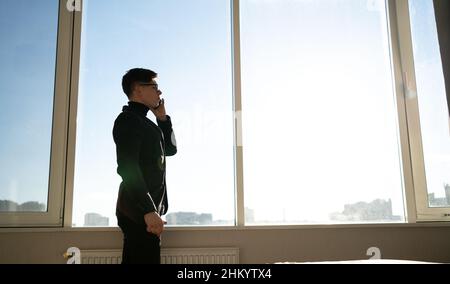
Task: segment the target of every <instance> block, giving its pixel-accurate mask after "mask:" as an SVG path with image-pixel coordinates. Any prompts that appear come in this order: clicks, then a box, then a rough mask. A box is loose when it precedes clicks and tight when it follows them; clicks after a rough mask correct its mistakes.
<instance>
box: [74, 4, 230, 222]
mask: <svg viewBox="0 0 450 284" xmlns="http://www.w3.org/2000/svg"><path fill="white" fill-rule="evenodd" d="M83 4H84V6H83V34H82V53H81V73H80V76H81V77H80V90H79V102H78V122H77V149H76V169H75V189H74V211H73V223H74V224H75V226H106V225H109V226H115V225H116V217H115V207H116V198H117V193H118V189H119V184H120V182H121V178H120V176H119V175H118V174H117V173H116V168H117V163H116V152H115V151H116V150H115V145H114V142H113V138H112V127H113V123H114V120H115V119H116V117H117V115H118V114H119V113H120V112H121V110H122V106H123V105H125V104H126V103H127V100H128V99H127V97H126V96H125V94H123V92H122V89H121V80H122V76H123V75H124V73H125V72H126V71H127V70H129V69H131V68H134V67H143V68H148V69H152V70H154V71H155V72H157V73H158V74H159V78H158V83H159V87H160V89H161V90H162V92H163V97H164V98H165V101H166V108H167V111H168V114H169V115H170V116H171V117H172V123H173V127H174V131H175V134H176V137H177V141H178V153H177V154H176V155H175V156H173V157H168V158H167V185H168V198H169V212H168V215H167V216H166V218H167V221H168V222H169V224H172V225H175V224H177V225H224V224H225V225H232V224H234V166H233V164H234V163H233V114H232V89H231V88H232V80H231V40H230V28H231V24H230V3H229V1H228V0H220V1H219V0H215V1H210V0H190V1H185V0H165V1H157V0H155V1H149V0H132V1H123V0H113V1H112V0H88V1H84V2H83ZM148 117H149V118H150V119H152V120H154V116H153V114H152V113H151V112H150V113H149V114H148Z"/></svg>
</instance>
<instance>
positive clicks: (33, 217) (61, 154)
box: [0, 0, 74, 227]
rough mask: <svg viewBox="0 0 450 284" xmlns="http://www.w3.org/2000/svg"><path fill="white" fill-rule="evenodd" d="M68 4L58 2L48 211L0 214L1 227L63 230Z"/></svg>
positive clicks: (69, 34)
mask: <svg viewBox="0 0 450 284" xmlns="http://www.w3.org/2000/svg"><path fill="white" fill-rule="evenodd" d="M66 2H67V1H65V0H59V4H58V5H59V7H58V27H57V35H56V36H57V40H56V43H57V48H56V64H55V77H54V94H53V114H52V132H51V133H52V134H51V135H52V137H51V149H50V167H49V183H48V199H47V203H48V204H47V206H48V207H47V208H48V209H47V212H31V213H28V212H23V213H22V212H5V213H1V214H0V227H61V226H62V225H63V221H62V220H63V208H64V206H63V199H64V188H65V170H66V165H67V161H66V151H67V129H68V124H67V122H68V113H69V98H70V91H69V89H70V83H71V81H70V73H71V70H72V66H71V63H72V62H71V58H72V38H73V16H74V13H73V12H69V11H68V10H67V3H66Z"/></svg>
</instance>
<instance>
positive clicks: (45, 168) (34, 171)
mask: <svg viewBox="0 0 450 284" xmlns="http://www.w3.org/2000/svg"><path fill="white" fill-rule="evenodd" d="M58 5H59V3H58V1H54V0H53V1H51V0H50V1H49V0H47V1H30V0H2V1H1V3H0V62H1V65H0V74H1V76H0V105H1V106H2V110H1V112H0V132H1V133H2V135H1V139H0V157H1V159H0V213H5V212H10V213H13V212H15V213H37V212H47V210H48V200H49V172H50V158H51V155H50V153H51V141H52V117H53V101H54V85H55V68H56V67H55V66H56V47H57V31H58ZM60 190H61V189H60ZM16 216H17V215H16ZM15 220H16V221H17V218H16V219H15Z"/></svg>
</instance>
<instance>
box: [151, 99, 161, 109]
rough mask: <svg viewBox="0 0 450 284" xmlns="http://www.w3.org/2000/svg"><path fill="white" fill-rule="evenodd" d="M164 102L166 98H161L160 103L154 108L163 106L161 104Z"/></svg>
mask: <svg viewBox="0 0 450 284" xmlns="http://www.w3.org/2000/svg"><path fill="white" fill-rule="evenodd" d="M163 103H164V99H160V100H159V102H158V105H157V106H156V107H154V108H153V109H157V108H159V107H160V106H161V104H163Z"/></svg>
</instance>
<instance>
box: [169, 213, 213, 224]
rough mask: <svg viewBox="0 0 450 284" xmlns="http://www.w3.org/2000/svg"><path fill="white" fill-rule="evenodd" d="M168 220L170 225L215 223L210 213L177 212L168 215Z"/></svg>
mask: <svg viewBox="0 0 450 284" xmlns="http://www.w3.org/2000/svg"><path fill="white" fill-rule="evenodd" d="M166 218H167V224H169V225H211V224H212V223H213V215H212V214H210V213H207V214H197V213H195V212H176V213H170V214H168V215H167V217H166Z"/></svg>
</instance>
